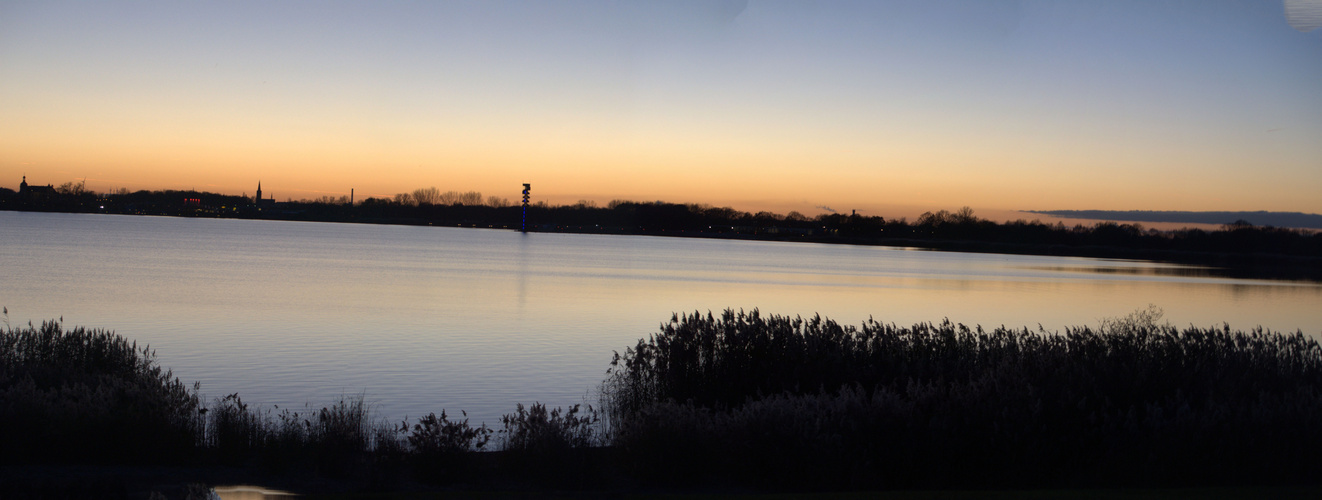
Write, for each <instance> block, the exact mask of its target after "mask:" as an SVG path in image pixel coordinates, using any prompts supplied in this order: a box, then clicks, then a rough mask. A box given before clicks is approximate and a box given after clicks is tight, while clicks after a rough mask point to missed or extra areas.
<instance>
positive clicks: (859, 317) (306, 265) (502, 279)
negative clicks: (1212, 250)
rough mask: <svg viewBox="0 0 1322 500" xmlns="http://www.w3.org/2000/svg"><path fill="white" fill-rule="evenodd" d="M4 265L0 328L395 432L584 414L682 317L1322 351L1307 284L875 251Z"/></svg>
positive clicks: (94, 236)
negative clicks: (611, 373) (547, 413)
mask: <svg viewBox="0 0 1322 500" xmlns="http://www.w3.org/2000/svg"><path fill="white" fill-rule="evenodd" d="M0 263H3V264H4V265H3V268H4V272H3V273H0V290H5V291H6V292H8V293H7V294H6V295H4V296H3V297H0V301H3V302H4V305H5V306H6V307H8V309H9V312H10V317H9V319H10V321H11V323H14V324H22V323H26V322H27V321H28V320H32V321H35V322H38V323H40V321H42V320H43V319H51V318H56V317H60V316H63V317H64V318H65V319H66V320H67V321H66V324H69V325H86V326H93V327H103V328H109V329H114V330H115V331H117V332H119V333H121V334H123V335H125V336H127V337H129V338H132V339H134V340H136V341H137V342H138V343H139V344H140V345H141V344H150V345H151V346H152V348H153V349H154V350H156V351H157V353H158V354H159V356H160V358H159V359H160V360H161V362H162V364H163V365H165V366H167V367H170V368H172V369H173V370H174V373H175V374H176V375H178V376H179V377H180V378H181V379H183V380H185V381H186V382H191V381H200V382H202V390H203V392H204V396H205V395H207V394H210V395H212V396H215V395H223V394H229V393H232V392H238V393H240V394H242V395H243V397H244V400H245V401H248V402H250V403H252V404H263V405H271V404H279V405H280V406H281V407H282V408H283V407H285V406H286V405H288V406H290V407H295V408H301V407H303V406H304V405H305V404H307V403H311V404H313V405H324V404H329V403H332V402H334V401H337V400H338V398H339V397H341V396H343V395H345V394H349V395H352V394H357V393H360V392H364V393H366V395H367V398H368V400H369V402H371V403H372V404H374V405H375V406H374V409H378V410H379V411H380V413H379V415H380V416H382V417H384V418H387V419H388V420H392V421H398V420H399V419H401V418H403V417H404V416H406V415H407V416H412V417H414V418H417V417H418V416H420V415H426V414H427V413H428V412H437V413H439V412H440V410H442V409H449V410H451V411H452V412H453V411H457V410H460V409H462V410H466V411H468V414H469V416H470V418H471V419H472V421H473V422H475V423H482V422H485V423H488V424H493V423H496V422H498V421H499V417H500V415H502V414H503V413H507V412H509V411H511V410H512V409H513V408H514V404H515V403H519V402H521V403H530V402H532V401H540V402H543V403H548V404H551V405H553V406H555V405H560V406H564V405H569V404H575V403H580V402H583V396H584V394H585V393H589V392H590V391H591V390H592V389H593V388H595V387H596V384H597V383H599V382H600V381H601V379H602V377H603V373H604V371H605V369H606V368H607V365H608V363H609V361H610V359H611V354H612V352H613V351H623V350H624V349H625V348H626V347H629V346H631V345H633V344H634V343H635V342H637V341H638V339H640V338H644V337H647V336H648V335H650V334H652V333H655V332H656V331H657V326H658V325H659V324H660V323H661V322H663V321H666V320H668V319H669V318H670V316H671V314H672V313H676V312H686V313H691V312H694V311H698V312H703V313H705V312H707V311H714V312H717V313H719V312H720V311H722V310H724V309H726V308H733V309H741V308H742V309H745V310H750V309H753V308H757V309H760V310H761V311H762V312H763V313H764V314H780V315H789V316H794V315H803V316H812V315H814V314H820V315H822V316H824V317H828V318H831V319H833V320H836V321H838V322H840V323H844V324H853V325H858V324H859V323H861V322H862V321H864V320H866V319H868V318H869V317H872V318H875V319H876V320H878V321H883V322H886V323H896V324H899V325H904V326H908V325H912V324H914V323H918V322H929V321H938V322H939V321H941V320H942V319H943V318H949V319H950V320H951V321H954V322H957V323H964V324H968V325H975V324H978V325H983V326H985V327H988V328H993V327H995V326H999V325H1007V326H1010V327H1016V328H1017V327H1022V326H1029V327H1036V325H1038V324H1042V325H1043V326H1044V327H1045V328H1047V329H1049V330H1054V331H1058V330H1060V329H1062V328H1064V327H1066V326H1078V325H1085V324H1095V323H1096V321H1097V320H1098V319H1100V318H1107V317H1117V316H1123V315H1126V314H1128V313H1130V312H1133V311H1134V310H1135V309H1139V308H1144V307H1147V305H1148V304H1156V305H1157V306H1159V307H1161V308H1163V309H1164V310H1165V311H1166V319H1168V320H1170V321H1171V323H1173V324H1175V325H1177V326H1181V327H1184V326H1189V325H1196V326H1199V327H1207V326H1213V325H1216V326H1219V325H1221V324H1222V323H1229V324H1230V325H1231V327H1232V328H1236V329H1250V328H1253V327H1255V326H1258V325H1262V326H1265V327H1267V328H1271V329H1273V330H1285V331H1295V330H1296V329H1302V330H1303V331H1304V332H1305V333H1307V334H1309V335H1315V336H1318V335H1322V316H1319V315H1318V314H1317V305H1318V304H1319V303H1322V286H1319V285H1318V284H1316V283H1301V282H1282V281H1271V280H1264V279H1254V280H1242V279H1234V278H1232V277H1224V276H1217V275H1215V274H1214V273H1215V271H1214V270H1210V269H1208V268H1199V267H1196V266H1173V265H1167V264H1159V263H1152V262H1137V261H1118V260H1105V259H1084V258H1061V257H1044V256H1027V255H996V254H964V253H958V252H934V251H909V250H904V249H896V248H887V247H867V246H849V245H822V244H803V243H784V242H759V241H729V240H703V239H685V238H659V237H642V236H605V235H568V234H545V233H535V234H521V233H518V232H515V231H493V230H478V229H455V228H426V227H411V226H382V225H366V224H323V223H301V222H282V221H245V220H210V219H182V218H159V217H129V216H91V215H77V214H40V213H22V212H0Z"/></svg>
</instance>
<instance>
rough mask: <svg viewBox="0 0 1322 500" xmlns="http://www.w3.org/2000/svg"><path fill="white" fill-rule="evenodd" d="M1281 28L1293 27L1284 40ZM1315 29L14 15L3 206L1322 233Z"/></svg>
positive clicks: (232, 13)
mask: <svg viewBox="0 0 1322 500" xmlns="http://www.w3.org/2000/svg"><path fill="white" fill-rule="evenodd" d="M1287 13H1289V15H1287ZM1320 14H1322V0H1286V1H1284V2H1282V1H1270V0H1268V1H1238V0H1188V1H1173V0H1141V1H1128V0H1098V1H1083V0H1080V1H1061V0H1051V1H1030V0H1024V1H1013V0H983V1H951V0H913V1H884V0H869V1H859V2H847V1H838V2H830V1H827V2H807V1H787V2H779V1H763V0H747V1H743V0H716V1H691V0H688V1H686V0H669V1H661V2H648V1H586V0H566V1H555V2H545V1H530V2H510V1H490V0H488V1H471V2H470V1H421V2H400V1H373V2H344V1H315V2H296V1H244V0H238V1H225V2H209V1H195V2H177V1H170V2H136V1H135V2H124V1H104V2H91V1H86V2H65V1H59V0H42V1H35V2H29V1H23V0H4V1H2V2H0V186H4V187H8V188H11V189H17V187H18V183H19V181H20V179H21V178H22V176H24V175H26V176H27V180H28V182H30V183H33V184H41V185H45V184H54V185H59V184H62V183H64V182H69V181H82V180H83V179H86V187H87V188H89V189H92V190H94V191H109V190H114V189H119V188H127V189H130V190H138V189H197V190H201V191H212V192H220V193H227V194H247V195H249V196H251V195H252V194H253V192H254V191H255V190H256V185H257V183H258V181H260V182H261V183H262V188H263V192H264V193H267V194H271V195H274V196H275V197H276V198H277V199H278V200H285V199H295V200H297V199H303V198H317V197H320V196H325V195H330V196H340V195H347V194H349V191H350V189H354V192H355V197H356V198H357V199H362V198H365V197H368V196H385V197H388V196H392V195H394V194H395V193H400V192H408V191H412V190H414V189H416V188H422V187H431V186H435V187H437V188H438V189H440V190H442V191H449V190H455V191H480V192H482V193H483V194H484V195H488V196H490V195H496V196H502V197H506V198H508V199H510V200H515V199H517V198H518V197H519V192H520V190H521V189H522V184H523V183H525V182H527V183H530V184H532V194H533V199H534V200H545V201H548V202H551V203H553V204H567V203H573V202H575V201H577V200H580V199H588V200H594V201H597V202H598V203H602V204H604V203H606V202H608V201H610V200H613V199H627V200H638V201H651V200H664V201H670V202H679V203H705V204H711V205H717V206H732V207H734V208H737V209H740V210H748V211H758V210H772V211H776V212H780V213H785V212H788V211H790V210H797V211H799V212H802V213H804V214H807V215H814V214H819V213H823V212H825V211H828V210H836V211H840V212H845V213H848V211H850V210H858V211H859V212H860V213H864V214H870V215H882V216H889V217H895V216H910V217H912V216H914V215H916V214H917V213H921V212H922V211H925V210H937V209H948V210H954V209H957V208H959V207H962V206H970V207H973V208H974V209H975V211H977V212H979V213H982V214H987V213H992V214H995V213H1002V212H1003V211H1008V210H1066V209H1075V210H1085V209H1095V210H1190V211H1201V210H1225V211H1231V210H1269V211H1298V212H1307V213H1322V196H1319V194H1318V193H1322V29H1311V28H1315V27H1316V25H1317V24H1319V22H1320V20H1322V16H1320Z"/></svg>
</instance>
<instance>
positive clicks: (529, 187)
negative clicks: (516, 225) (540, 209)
mask: <svg viewBox="0 0 1322 500" xmlns="http://www.w3.org/2000/svg"><path fill="white" fill-rule="evenodd" d="M530 191H532V184H528V183H526V182H525V183H523V227H522V228H520V229H519V230H520V231H523V232H525V233H526V232H528V192H530Z"/></svg>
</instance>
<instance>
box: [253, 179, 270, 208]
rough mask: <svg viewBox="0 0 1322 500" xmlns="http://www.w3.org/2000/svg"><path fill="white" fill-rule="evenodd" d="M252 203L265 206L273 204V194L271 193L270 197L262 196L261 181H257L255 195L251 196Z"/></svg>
mask: <svg viewBox="0 0 1322 500" xmlns="http://www.w3.org/2000/svg"><path fill="white" fill-rule="evenodd" d="M252 204H253V205H257V206H259V207H260V206H267V205H275V196H274V195H272V196H271V197H270V198H262V181H257V196H254V197H253V199H252Z"/></svg>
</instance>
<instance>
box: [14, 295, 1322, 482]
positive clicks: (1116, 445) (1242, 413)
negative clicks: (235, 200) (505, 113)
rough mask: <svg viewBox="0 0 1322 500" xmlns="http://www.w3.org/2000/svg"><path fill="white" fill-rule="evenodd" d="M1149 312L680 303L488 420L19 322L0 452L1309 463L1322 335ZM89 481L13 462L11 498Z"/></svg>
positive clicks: (1034, 470) (523, 459) (968, 472)
mask: <svg viewBox="0 0 1322 500" xmlns="http://www.w3.org/2000/svg"><path fill="white" fill-rule="evenodd" d="M1157 318H1158V315H1157V314H1154V313H1153V312H1151V311H1148V312H1139V313H1136V314H1135V315H1132V316H1130V317H1128V318H1124V319H1119V320H1113V321H1106V322H1103V323H1102V324H1101V325H1099V326H1098V327H1096V328H1088V327H1080V328H1074V329H1069V330H1067V331H1065V332H1062V333H1049V332H1043V331H1030V330H1026V329H1020V330H1015V329H1006V328H998V329H996V330H993V331H985V330H983V329H982V328H980V327H974V328H969V327H966V326H964V325H955V324H950V323H949V322H945V323H940V324H918V325H914V326H912V327H897V326H895V325H888V324H883V323H879V322H876V321H872V320H869V321H867V322H865V323H863V324H862V325H861V326H857V327H856V326H852V325H840V324H838V323H835V322H833V321H831V320H828V319H824V318H820V317H814V318H807V319H805V318H787V317H780V316H769V317H767V316H762V315H761V314H759V313H758V312H757V311H752V312H749V313H745V312H734V311H726V312H724V313H722V314H721V315H719V316H718V315H712V314H710V313H709V314H706V315H703V314H698V313H694V314H691V315H677V316H675V317H674V318H672V319H671V321H670V322H669V323H667V324H665V325H663V326H662V328H661V331H660V332H659V333H657V334H654V335H652V336H651V337H649V338H647V339H644V340H640V341H639V342H638V344H637V345H636V346H635V347H633V348H631V349H628V350H626V351H625V352H624V353H623V354H618V355H617V356H616V358H615V359H614V360H613V361H612V362H611V364H610V368H609V370H608V372H607V377H606V379H605V380H604V381H603V383H602V386H601V391H600V397H601V408H600V409H596V408H593V407H589V406H575V407H571V408H568V409H560V408H555V409H549V408H547V407H546V406H544V405H541V404H533V405H531V406H528V407H524V406H522V405H519V406H518V407H517V408H516V410H515V411H514V412H513V413H511V414H509V415H506V416H505V417H504V418H503V419H502V421H501V422H500V427H499V428H497V429H493V428H489V427H487V426H486V425H472V424H470V423H469V422H468V420H467V418H466V417H464V416H463V414H462V413H460V415H458V416H456V415H451V414H448V413H447V412H445V411H442V412H441V414H440V415H439V416H438V415H434V414H433V415H428V416H426V417H424V418H421V419H419V420H417V421H416V422H412V423H410V422H402V423H390V422H383V421H379V420H376V419H374V418H373V417H372V416H371V414H370V411H369V410H370V409H369V407H368V405H365V404H364V402H363V399H362V398H361V397H358V398H346V399H345V400H342V401H339V402H337V403H336V404H333V405H330V406H327V407H324V408H320V409H316V410H312V409H305V410H303V411H291V410H289V409H279V408H271V409H264V408H254V407H250V406H248V405H247V404H245V403H244V402H243V401H242V400H241V398H240V397H239V396H238V395H237V394H231V395H229V396H225V397H222V398H216V399H214V400H211V401H203V400H202V399H201V398H200V397H199V396H198V392H197V387H196V386H194V387H193V388H192V389H191V390H190V389H189V388H187V387H186V386H184V385H183V384H181V383H180V382H179V381H178V380H177V379H176V378H175V377H174V376H173V375H172V374H171V373H170V372H169V371H167V370H164V369H162V368H161V367H160V366H159V365H158V364H157V363H156V362H155V360H154V356H153V353H152V351H151V350H150V349H148V348H146V347H138V346H136V345H135V344H133V343H131V342H129V341H127V340H125V339H124V338H122V337H120V336H118V335H116V334H114V333H111V332H107V331H104V330H88V329H85V328H73V329H65V328H64V327H63V326H62V325H61V324H60V323H59V322H53V321H52V322H46V323H43V324H42V325H41V326H39V327H37V326H33V325H28V326H26V327H20V328H9V327H6V328H4V329H3V330H0V453H2V455H0V466H3V467H0V471H13V470H25V471H26V470H31V469H32V468H33V467H40V466H71V465H78V466H88V465H98V464H100V465H103V466H108V465H114V466H124V465H135V466H142V467H149V466H161V465H171V466H176V467H185V469H182V470H183V471H184V472H178V473H177V474H182V475H184V476H187V478H188V479H189V480H190V481H201V482H206V481H208V480H210V481H215V479H208V478H214V477H217V476H216V475H215V474H217V473H216V472H215V471H216V470H227V471H231V472H232V471H239V472H238V474H239V477H245V478H251V477H260V478H263V479H261V480H263V481H267V482H268V483H270V482H275V483H276V484H287V485H295V487H302V488H311V489H314V490H315V489H318V488H322V489H325V488H330V489H339V490H346V489H347V490H357V489H361V490H367V491H401V490H418V489H423V490H427V489H432V490H434V489H437V488H440V489H449V488H462V489H497V490H509V489H515V490H523V489H529V488H531V489H544V488H552V489H561V490H571V491H607V492H610V491H615V492H620V491H640V490H641V491H658V490H662V491H673V490H679V491H693V490H699V491H768V490H771V491H842V490H865V491H867V490H882V489H911V488H941V489H944V488H974V489H989V488H990V489H998V488H1093V487H1135V486H1144V487H1180V486H1209V485H1213V486H1234V487H1243V486H1250V487H1264V486H1281V485H1313V486H1316V483H1317V482H1318V476H1317V471H1318V470H1319V467H1322V348H1320V347H1319V345H1318V343H1317V342H1316V341H1315V340H1311V339H1309V338H1307V337H1305V336H1304V335H1303V334H1302V333H1294V334H1281V333H1273V332H1266V331H1261V330H1255V331H1250V332H1240V331H1230V330H1228V329H1227V328H1210V329H1201V328H1187V329H1183V330H1178V329H1176V328H1173V327H1171V326H1167V325H1162V324H1158V323H1157V321H1156V319H1157ZM209 474H210V475H209ZM249 480H251V479H249ZM34 481H35V482H34ZM328 485H329V486H328ZM61 488H63V489H61ZM71 488H72V489H71ZM77 488H78V487H77V486H76V485H70V484H68V483H58V482H57V483H52V482H40V481H39V480H34V479H32V478H31V477H28V476H25V475H21V474H17V473H0V496H4V497H6V498H11V497H15V498H16V497H22V496H25V495H27V496H38V494H45V493H49V491H50V490H52V489H54V490H56V493H59V492H60V491H63V492H65V493H70V492H71V493H70V496H78V495H80V494H83V493H87V491H85V490H79V489H77ZM113 491H120V490H114V489H113V488H111V489H108V490H96V491H93V492H92V493H94V494H95V495H93V496H115V495H107V492H113ZM43 492H44V493H43ZM56 496H58V495H56Z"/></svg>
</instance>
